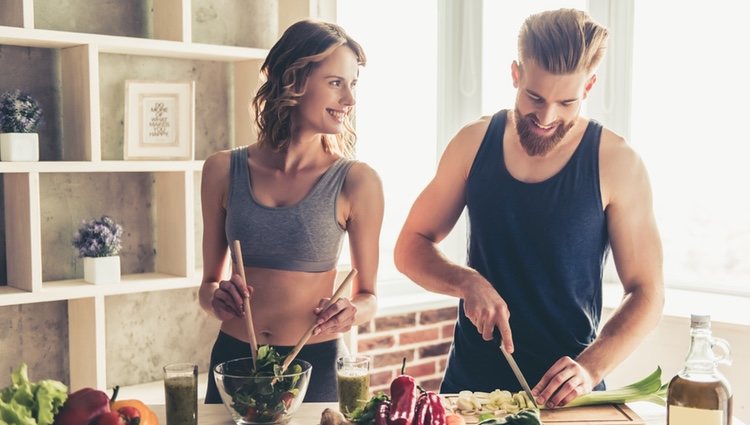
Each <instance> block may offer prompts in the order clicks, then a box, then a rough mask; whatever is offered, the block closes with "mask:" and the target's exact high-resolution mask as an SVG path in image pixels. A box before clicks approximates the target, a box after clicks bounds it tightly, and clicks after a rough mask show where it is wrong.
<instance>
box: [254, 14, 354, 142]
mask: <svg viewBox="0 0 750 425" xmlns="http://www.w3.org/2000/svg"><path fill="white" fill-rule="evenodd" d="M340 46H347V47H349V48H350V49H351V50H352V51H353V52H354V54H355V56H356V57H357V63H358V64H359V65H364V64H365V62H366V58H365V53H364V51H363V50H362V47H361V46H360V45H359V43H357V42H356V41H354V39H352V38H351V37H349V35H348V34H347V33H346V32H345V31H344V29H343V28H341V27H340V26H338V25H336V24H331V23H328V22H321V21H314V20H303V21H299V22H297V23H295V24H293V25H292V26H290V27H289V28H288V29H287V30H286V31H285V32H284V34H283V35H282V36H281V39H279V41H278V42H276V44H275V45H274V46H273V47H272V48H271V50H270V52H269V53H268V56H267V57H266V60H265V62H264V63H263V66H262V67H261V69H260V71H261V75H262V77H263V78H264V79H265V81H264V82H263V84H262V85H261V86H260V88H259V89H258V93H257V94H256V95H255V99H253V109H254V110H255V123H256V125H257V129H258V145H259V146H268V147H270V148H272V149H274V150H277V151H284V150H286V149H287V148H288V146H289V143H290V141H291V137H292V112H293V110H294V108H295V107H296V106H297V105H298V104H299V100H300V98H301V97H302V96H304V94H305V88H306V85H307V78H308V77H309V76H310V73H311V72H312V71H313V69H315V67H316V66H317V65H318V64H319V63H320V62H321V61H323V60H324V59H325V58H327V57H328V56H329V55H330V54H331V53H332V52H333V51H334V50H335V49H336V48H338V47H340ZM350 115H351V113H350V114H347V115H346V117H345V118H344V129H345V130H344V132H343V133H341V134H337V135H335V136H333V137H331V136H329V135H323V140H322V141H323V148H324V149H325V150H326V151H327V152H335V153H338V154H339V155H342V156H345V157H352V156H353V155H354V143H355V141H356V134H355V133H354V129H353V127H352V125H351V122H350V119H351V117H350Z"/></svg>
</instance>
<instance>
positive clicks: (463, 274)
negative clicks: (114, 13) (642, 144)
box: [395, 9, 664, 407]
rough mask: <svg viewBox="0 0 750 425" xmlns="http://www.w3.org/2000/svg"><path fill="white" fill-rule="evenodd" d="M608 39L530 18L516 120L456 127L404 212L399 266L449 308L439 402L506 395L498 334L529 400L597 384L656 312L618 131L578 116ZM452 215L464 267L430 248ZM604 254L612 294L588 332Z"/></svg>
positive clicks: (646, 213) (561, 20)
mask: <svg viewBox="0 0 750 425" xmlns="http://www.w3.org/2000/svg"><path fill="white" fill-rule="evenodd" d="M606 43H607V30H606V28H604V27H602V26H600V25H599V24H597V23H596V22H594V21H593V20H592V19H591V18H590V17H589V16H588V15H587V14H586V13H584V12H581V11H577V10H570V9H567V10H558V11H549V12H543V13H540V14H537V15H533V16H531V17H529V18H528V19H527V20H526V22H525V23H524V25H523V26H522V28H521V32H520V35H519V41H518V60H517V61H514V62H513V64H512V66H511V70H512V77H513V85H514V87H516V88H517V89H518V92H517V96H516V103H515V109H514V110H513V111H500V112H498V113H497V114H495V115H494V116H493V117H485V118H482V119H480V120H478V121H476V122H473V123H470V124H468V125H467V126H465V127H464V128H463V129H461V130H460V131H459V132H458V134H457V135H456V136H455V137H454V138H453V140H451V142H450V143H449V145H448V147H447V148H446V150H445V152H444V154H443V156H442V159H441V161H440V164H439V166H438V170H437V173H436V175H435V177H434V179H433V180H432V181H431V182H430V183H429V185H428V186H427V187H426V188H425V189H424V191H423V192H422V193H421V194H420V196H419V197H418V198H417V200H416V202H415V203H414V206H413V207H412V210H411V212H410V213H409V216H408V218H407V220H406V223H405V224H404V227H403V229H402V231H401V234H400V236H399V239H398V242H397V245H396V250H395V260H396V265H397V267H398V268H399V270H400V271H401V272H403V273H404V274H406V275H407V276H408V277H410V278H411V279H412V280H414V281H415V282H417V283H418V284H419V285H421V286H423V287H424V288H426V289H428V290H431V291H435V292H440V293H443V294H448V295H452V296H456V297H459V298H460V299H461V300H460V302H459V317H458V321H457V326H456V331H455V336H454V343H453V346H452V347H451V353H450V357H449V360H448V365H447V369H446V372H445V376H444V379H443V383H442V387H441V391H443V392H457V391H460V390H465V389H468V390H475V391H491V390H493V389H495V388H501V389H508V390H518V389H519V388H520V387H519V385H518V383H517V381H516V379H515V377H514V375H513V374H512V371H511V370H510V368H509V366H508V364H507V363H506V362H505V360H504V359H503V356H502V355H501V353H500V351H499V348H498V345H499V344H500V343H501V342H500V338H502V344H503V345H504V346H505V348H506V349H507V350H508V351H509V352H513V353H514V357H515V359H516V361H517V362H518V364H519V366H520V368H521V370H522V371H523V372H524V374H525V375H526V377H527V379H528V380H529V381H530V384H531V385H534V384H536V385H534V386H533V389H532V393H533V395H534V397H535V398H536V400H537V403H538V404H540V405H542V404H544V405H547V406H548V407H556V406H562V405H565V404H566V403H568V402H570V401H571V400H573V399H574V398H575V397H577V396H579V395H581V394H584V393H587V392H590V391H591V390H592V389H594V388H596V389H603V388H604V384H603V381H602V380H603V378H604V377H605V376H606V375H607V374H608V373H609V372H610V371H611V370H612V369H613V368H614V367H615V366H616V365H617V364H618V363H620V362H621V361H622V360H623V359H625V357H627V356H628V355H629V354H630V353H631V352H632V351H633V350H634V349H635V347H636V346H637V345H638V344H639V343H640V341H641V340H642V339H643V337H644V336H645V335H646V334H647V333H648V332H649V331H650V330H651V329H652V328H653V326H655V324H656V323H657V321H658V319H659V317H660V315H661V309H662V305H663V298H664V294H663V282H662V270H661V269H662V252H661V241H660V239H659V234H658V231H657V228H656V224H655V220H654V216H653V212H652V201H651V188H650V184H649V181H648V176H647V173H646V170H645V167H644V165H643V163H642V161H641V159H640V158H639V157H638V155H637V154H636V153H635V152H634V151H633V150H632V149H631V148H630V147H629V146H628V145H627V144H626V143H625V141H624V140H623V139H622V138H621V137H620V136H618V135H617V134H615V133H613V132H612V131H610V130H607V129H605V128H602V127H601V125H599V124H598V123H596V122H595V121H592V120H590V119H588V118H585V117H583V116H581V115H580V109H581V103H582V102H583V100H584V99H586V97H587V96H588V94H589V92H590V91H591V88H592V87H593V85H594V83H595V82H596V75H595V73H594V72H595V70H596V67H597V66H598V65H599V63H600V62H601V59H602V57H603V55H604V51H605V49H606ZM464 206H466V207H467V211H468V219H469V248H468V267H464V266H461V265H458V264H455V263H452V262H450V261H449V260H448V259H447V258H445V257H444V256H443V255H442V254H441V253H440V251H439V250H438V249H437V243H439V242H440V241H441V240H442V239H443V238H444V237H445V236H446V235H447V234H448V233H449V232H450V230H451V229H452V228H453V226H454V225H455V223H456V221H457V219H458V218H459V216H460V215H461V212H462V211H463V209H464ZM610 246H611V248H612V254H613V257H614V260H615V264H616V266H617V270H618V273H619V276H620V279H621V281H622V285H623V288H624V297H623V299H622V302H621V304H620V306H619V308H617V310H616V311H615V312H614V314H613V315H612V317H611V318H610V320H609V321H608V322H607V323H606V324H605V325H604V326H603V328H602V329H601V333H600V334H599V335H598V337H597V328H598V326H599V321H600V318H601V309H602V294H601V291H602V290H601V285H602V269H603V263H604V261H605V259H606V256H607V252H608V250H609V247H610ZM495 329H498V330H499V334H498V333H497V332H495ZM493 334H494V335H493Z"/></svg>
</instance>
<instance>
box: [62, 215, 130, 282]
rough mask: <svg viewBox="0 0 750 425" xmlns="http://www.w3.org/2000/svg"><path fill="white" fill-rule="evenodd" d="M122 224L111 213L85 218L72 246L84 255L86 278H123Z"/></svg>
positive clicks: (101, 280) (86, 279)
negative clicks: (121, 256)
mask: <svg viewBox="0 0 750 425" xmlns="http://www.w3.org/2000/svg"><path fill="white" fill-rule="evenodd" d="M121 238H122V226H120V225H119V224H117V223H115V221H114V220H112V218H110V217H109V216H106V215H104V216H102V217H101V218H96V219H94V218H92V219H91V220H89V221H86V220H83V221H82V222H81V227H80V228H79V229H78V232H76V234H75V237H74V238H73V247H74V248H75V249H76V250H77V251H78V256H79V257H81V258H83V280H85V281H86V282H90V283H116V282H119V281H120V257H119V256H118V255H117V254H119V253H120V249H121V247H122V245H121Z"/></svg>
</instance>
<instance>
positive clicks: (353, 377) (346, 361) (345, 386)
mask: <svg viewBox="0 0 750 425" xmlns="http://www.w3.org/2000/svg"><path fill="white" fill-rule="evenodd" d="M371 363H372V358H371V357H370V356H364V355H357V356H344V357H339V359H338V360H337V361H336V384H337V387H338V396H339V410H340V411H341V413H343V414H344V415H345V416H349V415H351V413H352V412H354V410H355V409H356V408H358V407H362V406H364V405H365V403H367V400H368V399H369V398H370V364H371Z"/></svg>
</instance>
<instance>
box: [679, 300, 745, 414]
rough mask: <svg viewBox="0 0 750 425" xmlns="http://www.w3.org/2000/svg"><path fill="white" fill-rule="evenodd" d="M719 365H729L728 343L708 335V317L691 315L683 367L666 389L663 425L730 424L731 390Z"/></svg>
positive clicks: (709, 319)
mask: <svg viewBox="0 0 750 425" xmlns="http://www.w3.org/2000/svg"><path fill="white" fill-rule="evenodd" d="M715 347H718V348H719V349H720V350H721V353H720V354H718V355H717V354H716V353H715V352H714V348H715ZM719 363H726V364H729V363H731V358H730V351H729V344H728V343H727V342H726V341H725V340H723V339H721V338H716V337H713V336H712V335H711V317H710V316H708V315H697V314H693V315H691V316H690V349H689V350H688V355H687V358H686V359H685V367H683V368H682V370H681V371H680V372H679V373H678V374H677V376H675V377H674V378H672V380H671V381H670V382H669V389H668V390H667V425H731V423H732V390H731V388H730V386H729V382H728V381H727V379H726V378H725V377H724V375H722V374H721V372H719V370H718V369H717V367H716V366H717V365H718V364H719Z"/></svg>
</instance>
